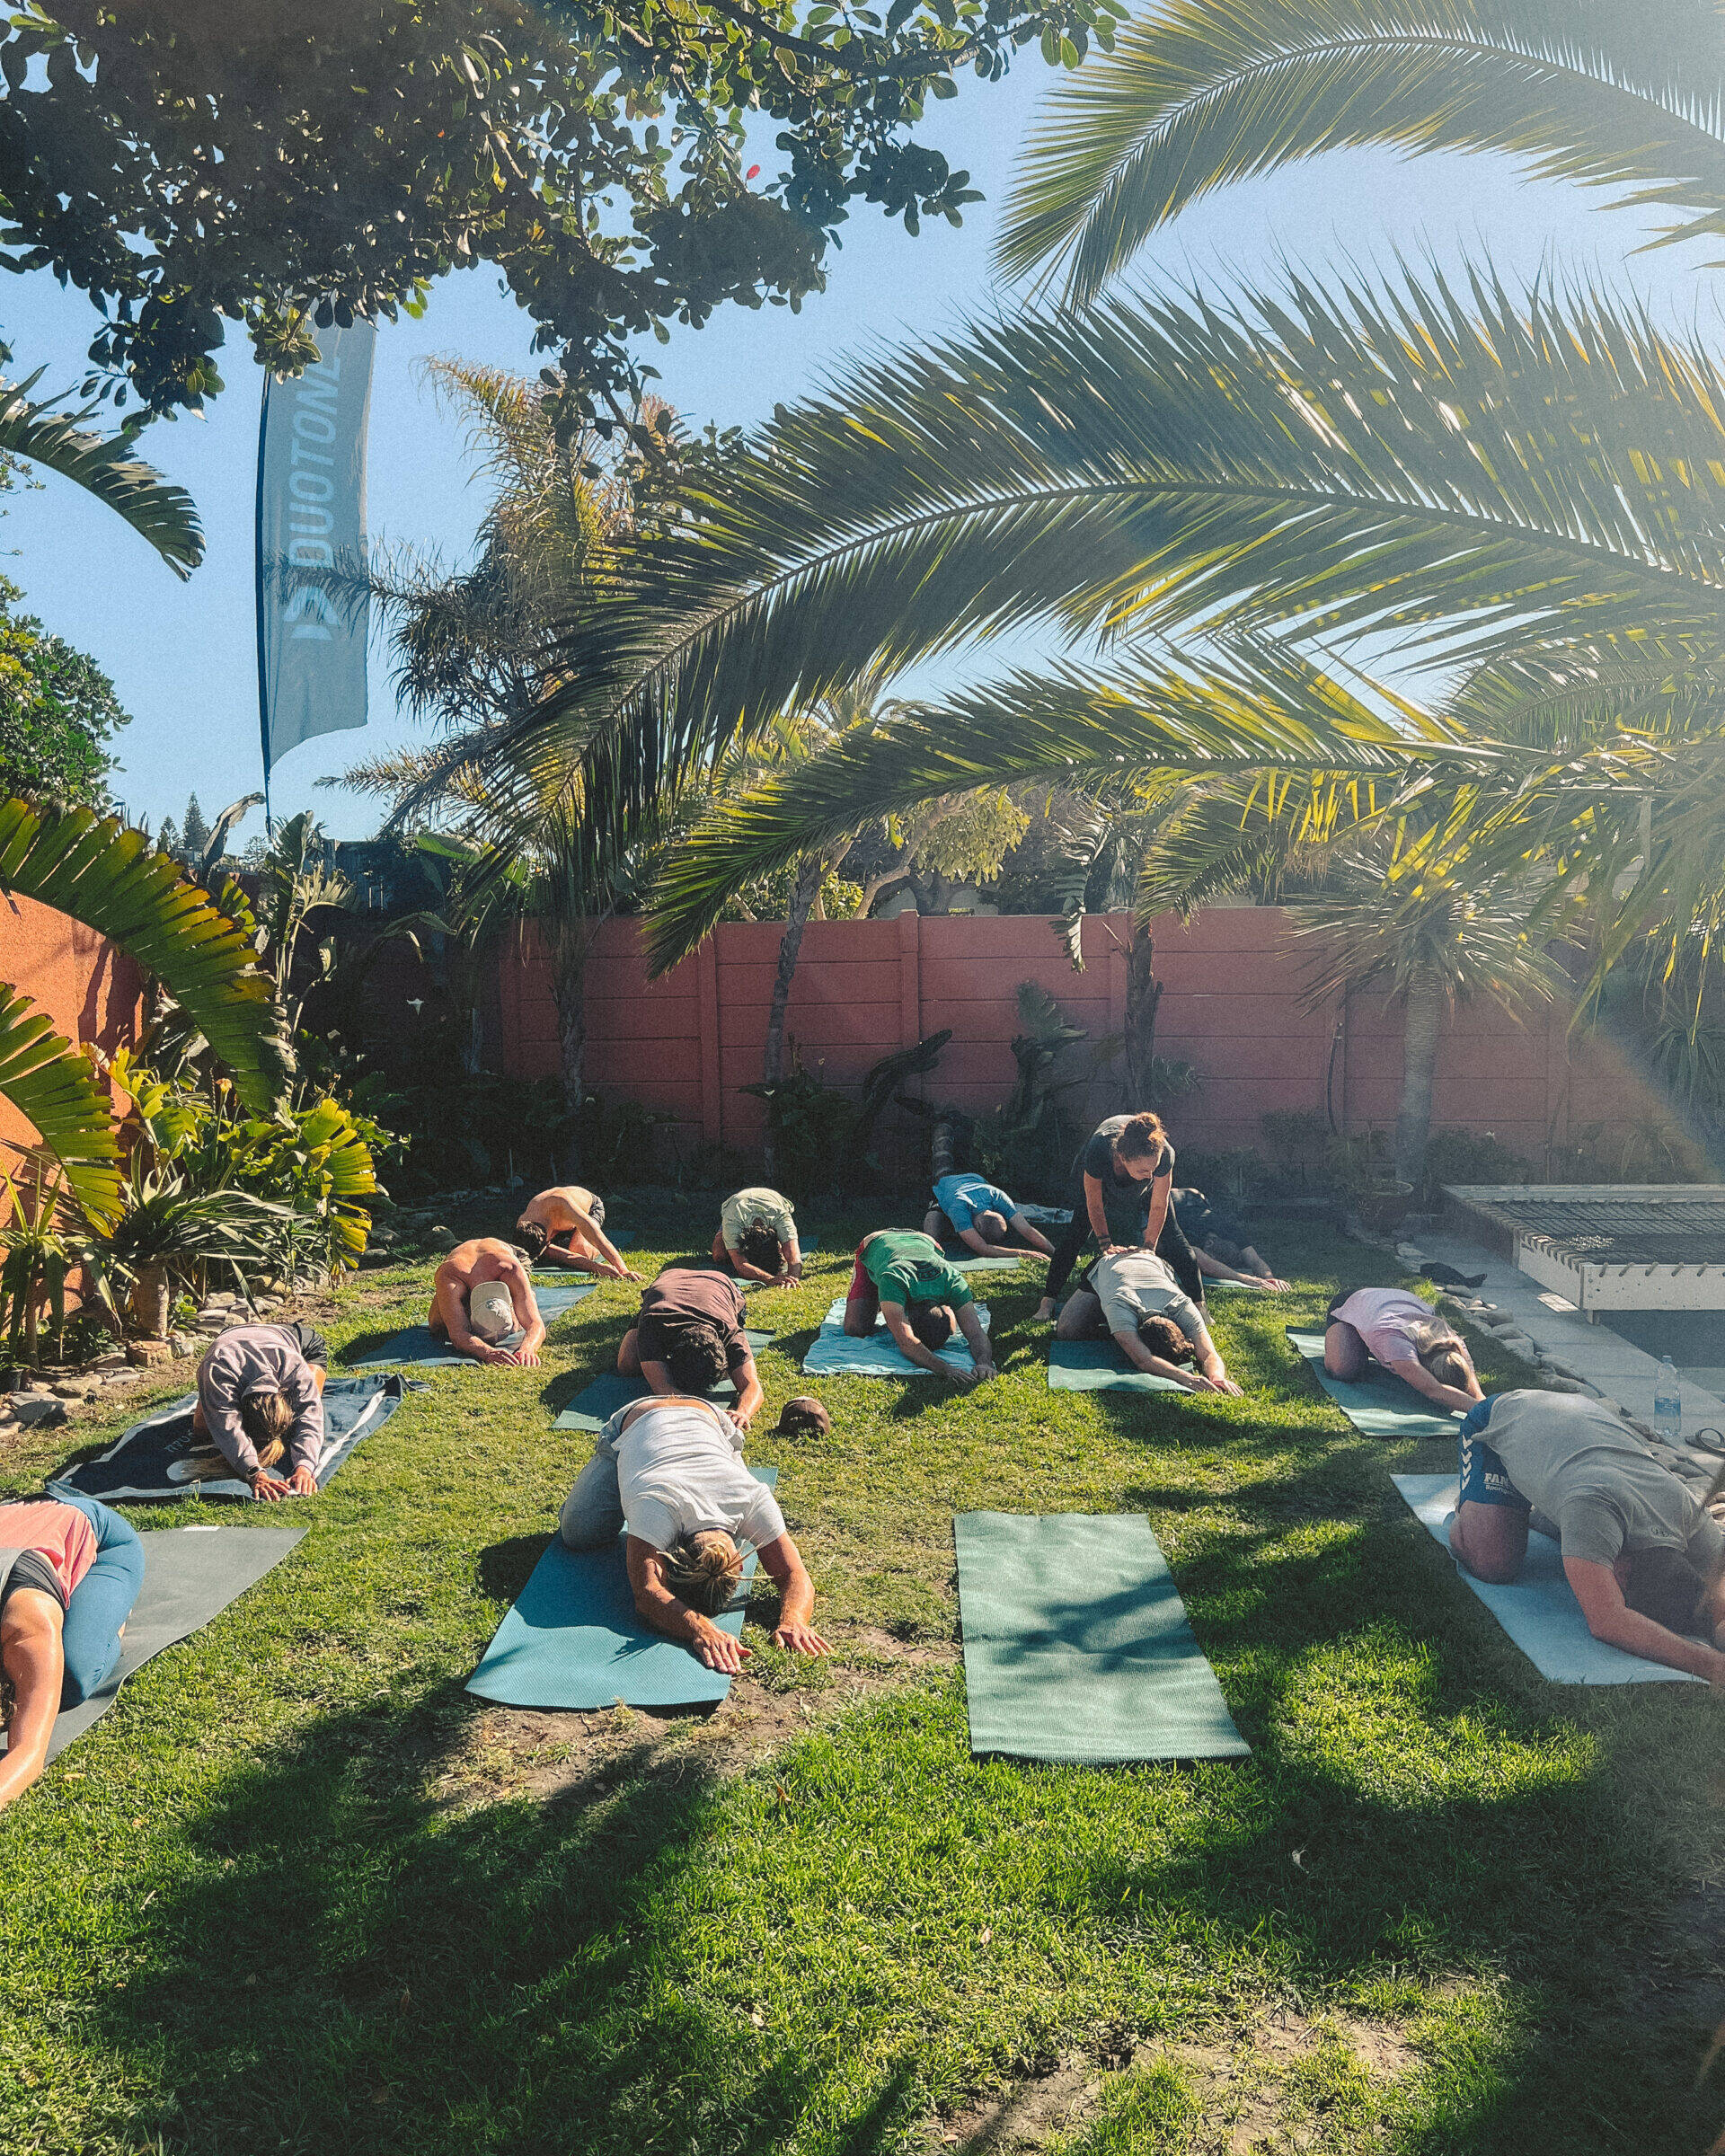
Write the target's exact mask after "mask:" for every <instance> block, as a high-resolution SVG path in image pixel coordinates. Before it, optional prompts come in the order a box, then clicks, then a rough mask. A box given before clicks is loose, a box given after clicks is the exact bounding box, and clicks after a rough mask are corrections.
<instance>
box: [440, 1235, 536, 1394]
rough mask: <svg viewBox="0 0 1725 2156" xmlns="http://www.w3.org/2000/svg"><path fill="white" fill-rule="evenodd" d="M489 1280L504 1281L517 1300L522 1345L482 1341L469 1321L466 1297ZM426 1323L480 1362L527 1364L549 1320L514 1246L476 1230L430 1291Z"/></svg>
mask: <svg viewBox="0 0 1725 2156" xmlns="http://www.w3.org/2000/svg"><path fill="white" fill-rule="evenodd" d="M487 1280H500V1281H501V1282H502V1284H503V1286H505V1288H507V1289H508V1291H509V1300H510V1302H511V1303H514V1305H515V1314H516V1319H517V1322H518V1323H519V1324H520V1325H521V1326H522V1328H523V1334H524V1337H523V1339H522V1340H521V1343H520V1345H519V1346H518V1347H493V1346H492V1345H491V1342H490V1341H489V1340H482V1339H480V1338H479V1337H478V1335H477V1334H476V1333H475V1332H474V1330H473V1327H472V1325H471V1324H470V1323H469V1321H468V1309H467V1305H468V1301H469V1298H470V1297H471V1296H472V1294H473V1290H474V1289H475V1288H476V1287H478V1286H481V1285H482V1282H484V1281H487ZM426 1322H427V1323H428V1324H429V1326H430V1328H431V1334H432V1338H433V1339H438V1338H444V1339H447V1340H448V1342H449V1345H450V1346H451V1347H456V1348H459V1349H460V1351H461V1352H462V1354H463V1355H471V1356H473V1360H474V1361H475V1362H476V1363H518V1364H526V1365H529V1366H531V1365H535V1364H536V1363H537V1362H538V1360H539V1344H540V1342H541V1341H542V1340H543V1339H544V1337H545V1321H544V1319H543V1318H542V1317H541V1316H540V1315H539V1305H538V1303H535V1301H534V1299H533V1282H532V1281H531V1280H530V1279H529V1278H528V1277H527V1268H526V1266H525V1265H523V1264H522V1262H521V1260H520V1258H519V1257H518V1256H517V1253H516V1251H515V1249H514V1247H513V1246H512V1245H511V1244H509V1243H507V1242H504V1241H500V1239H499V1238H498V1237H497V1236H495V1235H473V1236H470V1237H469V1238H468V1240H467V1241H465V1242H463V1243H457V1244H456V1248H455V1249H454V1250H451V1251H450V1253H449V1255H448V1256H447V1258H446V1259H444V1261H443V1263H442V1264H441V1265H440V1266H439V1267H438V1275H437V1284H436V1286H435V1287H434V1289H433V1290H432V1294H431V1314H430V1316H429V1318H428V1319H427V1321H426Z"/></svg>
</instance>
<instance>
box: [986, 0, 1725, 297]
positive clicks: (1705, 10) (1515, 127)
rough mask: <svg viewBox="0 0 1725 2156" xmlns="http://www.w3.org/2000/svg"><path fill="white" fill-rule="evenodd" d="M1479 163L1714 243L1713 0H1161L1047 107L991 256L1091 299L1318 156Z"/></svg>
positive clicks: (1719, 211) (1719, 162)
mask: <svg viewBox="0 0 1725 2156" xmlns="http://www.w3.org/2000/svg"><path fill="white" fill-rule="evenodd" d="M1364 144H1379V145H1384V146H1393V147H1394V148H1398V149H1401V150H1403V151H1406V152H1411V153H1413V154H1416V155H1418V154H1423V153H1425V152H1429V151H1434V150H1469V151H1489V152H1495V153H1498V154H1500V155H1504V156H1508V157H1510V158H1513V159H1514V160H1515V161H1516V162H1517V163H1518V164H1519V165H1520V166H1521V168H1522V169H1523V171H1525V172H1527V173H1528V174H1530V175H1532V176H1536V177H1539V178H1562V179H1570V180H1577V181H1581V182H1583V183H1584V184H1586V185H1588V186H1592V187H1595V188H1597V189H1600V190H1606V191H1607V192H1608V193H1609V194H1610V195H1611V196H1612V197H1613V198H1614V199H1615V200H1616V201H1618V202H1621V203H1627V204H1630V205H1632V206H1634V207H1637V208H1641V207H1646V206H1657V207H1659V208H1665V209H1668V210H1670V211H1672V212H1673V213H1674V221H1673V226H1672V229H1671V231H1670V233H1669V234H1668V235H1667V236H1668V237H1669V238H1672V239H1693V238H1703V237H1712V238H1713V239H1717V238H1718V237H1719V235H1720V234H1721V233H1725V21H1721V13H1720V9H1719V7H1718V5H1717V4H1716V0H1639V4H1636V5H1634V6H1626V5H1624V4H1623V0H1247V4H1238V5H1231V6H1217V5H1216V4H1214V0H1153V4H1152V5H1151V6H1150V7H1149V8H1148V9H1147V10H1146V13H1144V14H1143V15H1141V16H1140V17H1139V18H1138V20H1137V21H1136V22H1132V23H1131V24H1129V25H1128V27H1127V28H1126V29H1125V30H1123V31H1121V32H1120V33H1119V37H1118V40H1117V41H1116V44H1115V47H1114V49H1113V51H1112V53H1111V54H1109V55H1105V56H1103V57H1099V58H1097V59H1094V60H1092V63H1091V64H1090V66H1087V67H1086V68H1085V69H1084V72H1083V74H1082V75H1078V76H1076V77H1075V78H1074V79H1073V80H1072V81H1071V82H1070V83H1068V84H1066V85H1065V86H1064V87H1063V88H1061V89H1060V90H1058V91H1057V92H1056V93H1055V94H1054V96H1053V97H1052V99H1051V100H1050V102H1049V104H1048V117H1047V119H1046V120H1045V122H1044V124H1043V125H1042V127H1041V128H1039V131H1038V132H1037V133H1036V134H1035V135H1034V136H1033V137H1031V146H1030V150H1029V154H1028V155H1027V156H1026V159H1025V162H1024V166H1023V170H1022V175H1021V177H1020V179H1019V181H1018V184H1017V187H1016V188H1015V190H1014V191H1013V197H1012V199H1011V205H1010V213H1011V214H1010V218H1009V222H1008V225H1007V227H1006V230H1005V233H1004V236H1003V238H1002V240H1001V243H1000V247H999V254H998V259H999V261H1000V265H1001V267H1002V269H1003V270H1005V271H1006V272H1007V273H1008V274H1010V275H1013V276H1017V275H1022V274H1024V273H1026V272H1031V271H1040V272H1042V273H1043V274H1044V275H1045V276H1049V277H1052V276H1057V275H1059V274H1061V273H1062V272H1063V271H1064V274H1065V279H1066V296H1067V298H1068V299H1069V300H1070V301H1073V302H1075V303H1077V304H1080V305H1083V304H1085V303H1087V302H1089V301H1090V300H1092V299H1093V298H1094V297H1095V296H1096V295H1097V294H1098V293H1099V292H1100V291H1101V289H1102V287H1104V285H1105V284H1106V283H1107V282H1108V280H1109V278H1111V277H1112V276H1113V275H1114V274H1115V273H1116V272H1117V271H1119V270H1120V269H1121V268H1123V267H1124V265H1125V264H1126V263H1127V262H1128V261H1130V260H1131V259H1132V257H1133V256H1134V255H1135V254H1136V253H1137V251H1138V249H1139V248H1141V247H1142V246H1143V245H1144V243H1145V242H1146V240H1147V239H1149V237H1150V236H1151V234H1154V232H1155V231H1157V230H1158V229H1159V228H1160V226H1162V225H1164V224H1166V223H1167V222H1168V220H1169V219H1170V218H1172V217H1174V216H1178V215H1179V213H1180V211H1181V209H1182V208H1184V207H1185V205H1186V204H1187V203H1189V202H1190V201H1191V200H1193V199H1195V198H1196V197H1197V196H1199V195H1201V194H1205V193H1207V192H1209V191H1211V190H1214V189H1216V188H1218V187H1222V186H1225V185H1226V184H1227V183H1228V182H1229V181H1234V180H1240V179H1244V178H1247V177H1250V176H1252V175H1254V174H1257V173H1261V172H1271V171H1275V170H1277V169H1278V168H1279V167H1281V166H1284V165H1287V164H1290V163H1295V162H1296V161H1298V160H1301V159H1304V158H1307V157H1313V156H1317V155H1322V154H1323V152H1325V151H1327V150H1333V149H1342V148H1353V147H1358V146H1361V145H1364Z"/></svg>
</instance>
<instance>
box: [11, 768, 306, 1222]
mask: <svg viewBox="0 0 1725 2156" xmlns="http://www.w3.org/2000/svg"><path fill="white" fill-rule="evenodd" d="M0 889H4V890H6V891H8V892H13V893H18V894H21V895H22V896H24V897H31V898H35V899H37V900H40V903H41V904H43V905H44V906H52V907H54V908H56V909H57V911H58V912H61V913H64V914H68V915H71V916H72V917H73V918H74V919H75V920H78V921H81V922H83V923H84V924H85V925H86V926H87V927H90V928H93V929H94V930H95V931H96V932H98V933H99V934H102V935H106V936H108V937H109V938H111V941H114V942H115V943H116V944H118V945H119V948H120V949H121V950H125V951H126V952H128V955H129V956H130V957H132V958H133V959H136V960H137V963H138V964H139V965H140V966H141V967H143V968H145V969H146V971H148V972H151V973H154V974H155V975H156V976H158V977H159V978H161V979H162V980H163V981H164V982H166V983H167V984H168V985H170V987H171V989H172V991H173V995H174V997H175V998H176V1000H177V1001H178V1003H180V1004H181V1007H182V1008H183V1010H184V1011H185V1012H186V1014H187V1016H188V1017H189V1019H190V1021H191V1022H192V1024H193V1025H195V1026H196V1027H197V1028H198V1029H199V1032H200V1034H201V1035H202V1037H203V1038H206V1039H208V1042H209V1044H210V1046H211V1047H212V1048H214V1049H215V1051H216V1052H217V1054H218V1055H220V1056H221V1057H222V1058H223V1060H224V1062H225V1063H226V1065H227V1066H228V1067H229V1068H230V1069H231V1070H232V1072H233V1074H234V1082H235V1084H236V1086H237V1087H238V1089H239V1091H240V1093H241V1096H242V1098H243V1100H245V1101H246V1103H247V1104H248V1106H250V1107H252V1109H254V1110H256V1111H259V1112H263V1111H267V1110H268V1109H271V1108H272V1107H273V1106H274V1103H275V1102H276V1100H278V1099H279V1097H280V1096H281V1094H282V1093H283V1092H284V1091H285V1090H286V1085H287V1080H288V1072H289V1070H290V1068H291V1063H290V1058H289V1053H288V1044H287V1040H286V1038H285V1036H284V1033H283V1030H282V1026H281V1021H280V1016H279V1012H278V1011H277V1009H276V1007H275V1003H274V1001H273V998H272V996H271V994H270V981H269V979H268V976H265V975H263V974H261V972H260V971H259V970H258V968H257V966H256V964H255V957H256V954H255V952H254V950H253V949H252V943H251V941H250V938H249V937H248V935H247V934H246V933H245V932H244V930H243V927H242V926H240V925H238V924H236V923H235V922H234V920H232V919H231V918H230V917H229V916H228V915H226V914H224V913H223V912H221V911H220V910H219V909H218V907H217V906H216V904H215V903H214V902H213V901H212V900H211V899H210V897H208V894H207V893H206V892H204V891H202V890H199V888H197V887H196V886H194V885H192V884H190V883H189V882H188V881H187V880H186V879H185V878H184V877H183V875H182V874H181V870H180V868H179V864H178V863H177V862H172V861H170V860H168V859H167V858H166V857H165V856H164V855H163V854H159V853H152V852H151V851H150V848H149V844H148V841H147V840H146V838H145V837H144V835H143V834H142V833H141V832H138V831H130V830H128V829H126V828H125V827H124V826H122V825H121V824H119V822H118V820H117V819H115V818H113V817H98V816H96V815H95V814H94V813H93V811H92V810H90V809H88V808H74V809H67V810H63V811H55V810H52V809H48V808H33V807H31V805H30V804H29V803H28V802H25V801H22V800H12V801H6V802H3V803H0ZM0 1093H4V1095H5V1097H6V1098H7V1099H8V1100H11V1101H12V1102H13V1106H14V1107H16V1108H17V1109H18V1110H19V1112H20V1113H21V1114H22V1116H24V1117H25V1118H27V1119H28V1120H29V1121H30V1122H31V1124H32V1125H33V1126H34V1127H35V1129H36V1131H37V1133H38V1135H40V1139H41V1141H42V1144H44V1145H45V1146H46V1147H47V1148H48V1150H49V1152H50V1153H53V1155H54V1156H55V1158H56V1159H57V1161H58V1162H60V1164H61V1166H62V1168H63V1169H64V1171H65V1175H66V1188H67V1190H68V1191H69V1193H70V1194H71V1196H72V1197H75V1199H76V1200H77V1202H78V1204H79V1205H80V1206H82V1208H83V1209H84V1213H85V1214H86V1215H88V1216H89V1217H90V1219H91V1220H92V1222H93V1223H94V1224H97V1225H98V1226H105V1225H111V1224H112V1223H113V1221H114V1219H115V1217H116V1215H117V1214H118V1212H119V1206H120V1203H121V1190H120V1180H121V1179H120V1168H119V1142H118V1139H117V1137H116V1135H115V1129H114V1120H113V1114H112V1109H111V1104H110V1102H109V1100H108V1097H107V1095H106V1093H105V1091H103V1089H102V1086H101V1085H100V1084H99V1083H98V1082H97V1081H96V1078H95V1076H94V1074H93V1071H92V1069H91V1066H90V1064H89V1062H88V1061H87V1060H86V1058H85V1057H84V1055H83V1054H81V1053H80V1052H79V1051H78V1050H77V1049H75V1047H73V1045H72V1043H71V1042H70V1041H68V1040H66V1038H64V1037H63V1036H61V1035H59V1034H57V1033H56V1032H55V1031H54V1029H53V1027H52V1025H51V1024H50V1023H49V1020H48V1019H47V1018H46V1017H45V1016H44V1015H43V1014H42V1013H41V1012H38V1011H35V1010H34V1009H33V1008H32V1007H31V1000H30V998H29V997H28V996H26V995H24V994H21V993H20V992H19V991H18V990H16V989H14V988H12V987H9V986H6V985H4V984H0Z"/></svg>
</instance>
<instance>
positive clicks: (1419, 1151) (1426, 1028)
mask: <svg viewBox="0 0 1725 2156" xmlns="http://www.w3.org/2000/svg"><path fill="white" fill-rule="evenodd" d="M1443 1018H1444V994H1443V989H1442V986H1441V985H1440V984H1439V982H1438V976H1437V974H1436V973H1435V972H1432V971H1429V970H1422V971H1420V973H1418V974H1416V975H1415V976H1414V978H1413V981H1412V983H1411V985H1410V987H1409V989H1408V1003H1407V1019H1406V1023H1405V1026H1404V1028H1403V1031H1402V1105H1401V1107H1400V1108H1399V1109H1397V1110H1396V1117H1395V1174H1396V1180H1397V1181H1398V1182H1403V1183H1413V1184H1418V1182H1419V1180H1420V1177H1421V1175H1423V1174H1424V1172H1425V1166H1426V1141H1427V1140H1428V1139H1429V1137H1430V1135H1431V1089H1432V1080H1433V1078H1434V1076H1435V1075H1436V1073H1437V1068H1438V1029H1439V1027H1440V1026H1441V1025H1442V1023H1443Z"/></svg>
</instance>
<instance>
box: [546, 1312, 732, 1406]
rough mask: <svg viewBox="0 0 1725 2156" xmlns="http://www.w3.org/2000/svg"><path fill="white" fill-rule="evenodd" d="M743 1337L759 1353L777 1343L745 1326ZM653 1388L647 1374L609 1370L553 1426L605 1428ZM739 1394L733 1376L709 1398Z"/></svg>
mask: <svg viewBox="0 0 1725 2156" xmlns="http://www.w3.org/2000/svg"><path fill="white" fill-rule="evenodd" d="M743 1338H744V1339H746V1340H747V1342H748V1344H749V1347H750V1348H751V1350H753V1351H754V1352H756V1353H758V1352H759V1351H760V1349H761V1348H763V1347H771V1346H772V1344H773V1335H772V1334H771V1333H770V1332H752V1331H748V1330H745V1332H744V1334H743ZM649 1392H650V1387H649V1385H648V1383H647V1381H646V1379H645V1378H642V1377H624V1374H623V1373H622V1372H621V1371H620V1370H606V1371H605V1372H604V1373H603V1374H601V1375H600V1376H598V1377H596V1378H594V1379H592V1380H591V1381H590V1382H589V1383H588V1384H585V1385H583V1386H582V1388H581V1390H580V1391H579V1392H578V1393H577V1394H576V1395H575V1397H574V1399H573V1400H571V1401H570V1403H569V1405H568V1406H567V1407H566V1408H565V1409H563V1411H562V1414H561V1415H560V1416H558V1418H557V1419H556V1421H555V1422H553V1425H552V1426H551V1427H553V1429H554V1430H594V1431H598V1430H602V1429H603V1428H604V1427H605V1426H606V1423H607V1422H609V1421H610V1419H611V1418H612V1417H613V1416H614V1415H615V1413H616V1411H617V1409H619V1408H626V1407H627V1406H628V1405H629V1402H630V1401H632V1400H645V1399H646V1398H647V1396H648V1393H649ZM736 1397H737V1388H736V1387H735V1386H734V1385H733V1384H732V1383H731V1382H730V1379H729V1378H727V1379H726V1380H725V1382H724V1383H723V1384H721V1385H715V1386H714V1387H713V1388H712V1392H709V1393H708V1394H707V1398H708V1399H709V1400H716V1401H728V1400H735V1399H736Z"/></svg>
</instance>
